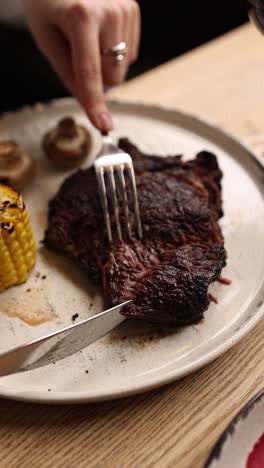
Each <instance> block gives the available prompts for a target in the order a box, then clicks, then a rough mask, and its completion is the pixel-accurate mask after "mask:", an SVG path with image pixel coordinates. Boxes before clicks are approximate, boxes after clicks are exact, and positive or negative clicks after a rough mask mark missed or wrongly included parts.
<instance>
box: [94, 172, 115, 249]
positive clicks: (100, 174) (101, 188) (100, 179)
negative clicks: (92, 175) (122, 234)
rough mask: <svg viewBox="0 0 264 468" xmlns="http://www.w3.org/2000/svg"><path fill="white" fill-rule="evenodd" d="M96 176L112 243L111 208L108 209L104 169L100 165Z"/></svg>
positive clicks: (108, 234) (109, 238) (108, 235)
mask: <svg viewBox="0 0 264 468" xmlns="http://www.w3.org/2000/svg"><path fill="white" fill-rule="evenodd" d="M96 177H97V182H98V186H99V195H100V199H101V205H102V208H103V214H104V219H105V224H106V231H107V237H108V240H109V242H110V243H111V242H112V240H113V237H112V230H111V223H110V216H109V209H108V202H107V195H106V187H105V180H104V169H103V168H102V167H100V168H99V169H97V170H96Z"/></svg>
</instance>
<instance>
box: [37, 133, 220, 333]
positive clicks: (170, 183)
mask: <svg viewBox="0 0 264 468" xmlns="http://www.w3.org/2000/svg"><path fill="white" fill-rule="evenodd" d="M119 146H120V148H122V149H123V150H124V151H127V152H128V153H129V154H130V155H131V157H132V159H133V162H134V168H135V173H136V181H137V188H138V196H139V204H140V211H141V218H142V224H143V239H142V241H139V240H138V239H134V240H133V242H130V241H129V240H128V239H127V240H125V241H124V242H123V243H116V244H114V245H113V246H112V247H110V246H109V244H108V241H107V236H106V232H105V228H104V222H103V216H102V211H101V207H100V201H99V198H98V195H97V194H98V190H97V183H96V177H95V173H94V170H93V168H90V169H86V170H79V171H78V172H76V173H75V174H73V175H72V176H70V177H69V178H68V179H66V180H65V182H64V183H63V184H62V186H61V188H60V189H59V192H58V194H57V195H56V196H55V197H54V198H53V199H52V200H51V202H50V204H49V223H48V229H47V231H46V233H45V245H46V246H47V247H48V248H50V249H53V250H55V251H58V252H61V253H62V254H64V255H66V256H67V257H69V258H71V259H73V260H74V261H75V262H76V263H77V264H78V265H79V266H80V267H81V268H83V269H84V270H86V271H87V273H88V275H89V276H90V278H91V279H92V280H93V281H94V282H96V283H97V284H101V285H103V289H104V294H105V299H106V302H107V304H108V305H115V304H118V303H120V302H123V301H125V300H128V299H133V304H132V305H130V306H129V307H127V308H126V310H125V311H124V314H125V315H126V316H127V317H133V318H139V319H144V320H148V321H151V322H157V323H171V324H177V325H187V324H190V323H195V322H197V321H198V320H200V319H201V318H203V313H204V311H205V310H206V309H207V308H208V305H209V302H210V298H209V296H208V287H209V285H210V284H211V283H212V282H213V281H214V280H216V279H217V278H218V277H219V276H220V273H221V270H222V268H223V267H224V266H225V260H226V252H225V249H224V241H223V237H222V233H221V230H220V227H219V224H218V220H219V218H220V217H221V216H222V214H223V212H222V203H221V178H222V173H221V171H220V169H219V166H218V163H217V159H216V157H215V156H214V155H213V154H212V153H209V152H206V151H203V152H201V153H199V154H198V155H197V156H196V158H195V159H193V160H191V161H187V162H184V161H183V160H182V158H181V156H169V157H166V158H164V157H157V156H151V155H148V156H146V155H145V154H143V153H142V152H141V151H140V150H139V149H138V148H137V147H136V146H134V145H132V144H131V143H130V142H129V141H128V140H127V139H121V140H120V142H119ZM132 224H133V223H132Z"/></svg>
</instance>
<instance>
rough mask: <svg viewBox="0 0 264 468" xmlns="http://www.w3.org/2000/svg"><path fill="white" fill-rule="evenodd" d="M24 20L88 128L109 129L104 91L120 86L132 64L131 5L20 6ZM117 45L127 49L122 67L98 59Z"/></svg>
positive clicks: (35, 1) (126, 0) (136, 33)
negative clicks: (77, 104)
mask: <svg viewBox="0 0 264 468" xmlns="http://www.w3.org/2000/svg"><path fill="white" fill-rule="evenodd" d="M23 3H24V8H25V14H26V18H27V21H28V24H29V27H30V29H31V31H32V34H33V36H34V38H35V41H36V43H37V45H38V47H39V49H40V50H41V51H42V52H43V54H44V55H45V56H46V57H47V58H48V60H49V62H50V63H51V65H52V66H53V68H54V69H55V71H56V72H57V74H58V76H59V77H60V79H61V80H62V81H63V82H64V84H65V85H66V87H67V88H68V89H69V90H70V91H71V92H72V93H73V94H74V95H75V96H76V97H77V99H78V100H79V102H80V104H81V105H82V106H83V108H84V110H85V111H86V113H87V115H88V117H89V118H90V120H91V121H92V123H93V124H94V125H95V126H96V127H97V128H98V129H99V130H101V131H103V132H107V131H109V130H111V129H112V119H111V115H110V113H109V111H108V109H107V106H106V102H105V97H104V86H114V85H117V84H119V83H121V82H122V81H123V80H124V78H125V75H126V72H127V70H128V67H129V65H130V64H131V63H132V62H134V61H135V60H136V58H137V54H138V47H139V38H140V11H139V7H138V4H137V3H136V2H135V1H134V0H23ZM121 41H125V42H126V43H127V46H128V54H127V56H126V58H125V60H124V62H123V63H122V64H118V63H116V62H115V60H114V58H113V57H111V56H102V55H101V50H102V49H103V48H109V47H113V46H114V45H116V44H118V43H119V42H121Z"/></svg>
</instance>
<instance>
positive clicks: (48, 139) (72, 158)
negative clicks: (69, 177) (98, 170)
mask: <svg viewBox="0 0 264 468" xmlns="http://www.w3.org/2000/svg"><path fill="white" fill-rule="evenodd" d="M91 143H92V139H91V135H90V133H89V132H88V130H87V129H86V128H85V127H83V126H82V125H79V124H76V122H75V121H74V119H73V118H71V117H65V118H64V119H62V120H61V121H60V122H59V123H58V125H57V127H55V128H53V129H51V130H50V131H48V132H47V133H46V134H45V135H44V138H43V150H44V152H45V154H46V155H47V157H48V158H49V159H50V160H51V161H52V162H53V163H54V165H55V166H57V167H59V168H64V169H71V168H74V167H76V166H78V165H79V164H80V163H81V162H82V161H83V159H84V158H85V157H86V156H87V155H88V152H89V150H90V148H91Z"/></svg>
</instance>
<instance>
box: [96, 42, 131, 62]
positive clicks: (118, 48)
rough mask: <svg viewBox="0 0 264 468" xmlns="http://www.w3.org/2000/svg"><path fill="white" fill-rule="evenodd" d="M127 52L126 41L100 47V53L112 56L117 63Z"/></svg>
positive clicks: (121, 60) (122, 59)
mask: <svg viewBox="0 0 264 468" xmlns="http://www.w3.org/2000/svg"><path fill="white" fill-rule="evenodd" d="M126 54H127V43H126V42H125V41H122V42H119V44H116V45H115V46H113V47H105V48H104V49H102V55H108V56H110V57H113V58H114V59H115V60H116V62H117V63H122V62H123V61H124V60H125V57H126Z"/></svg>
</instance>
